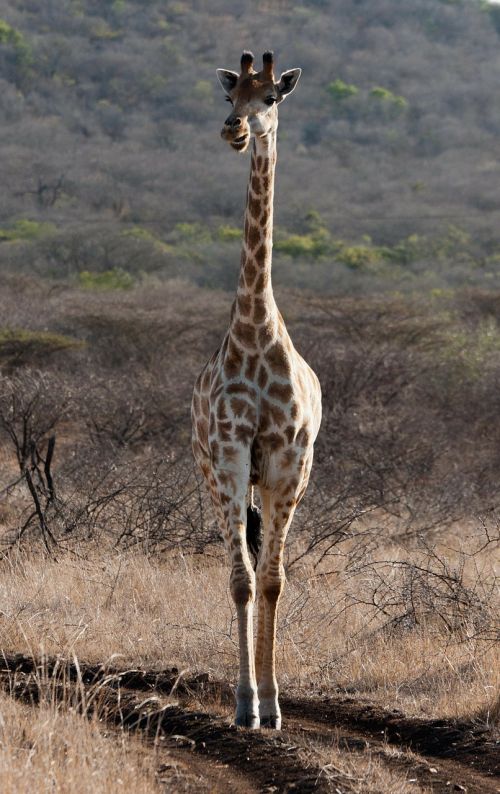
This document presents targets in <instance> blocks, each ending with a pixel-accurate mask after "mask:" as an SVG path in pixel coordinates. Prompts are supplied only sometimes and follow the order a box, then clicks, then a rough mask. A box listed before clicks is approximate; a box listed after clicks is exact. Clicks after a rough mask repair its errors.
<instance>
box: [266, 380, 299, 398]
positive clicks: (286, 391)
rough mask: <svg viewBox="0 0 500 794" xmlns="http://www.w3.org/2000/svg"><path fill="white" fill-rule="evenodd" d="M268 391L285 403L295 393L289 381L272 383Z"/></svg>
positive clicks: (271, 395) (270, 394)
mask: <svg viewBox="0 0 500 794" xmlns="http://www.w3.org/2000/svg"><path fill="white" fill-rule="evenodd" d="M267 393H268V394H269V396H270V397H274V398H275V399H276V400H280V401H281V402H283V403H287V402H289V401H290V400H291V398H292V395H293V391H292V387H291V386H290V384H289V383H271V385H270V386H269V389H268V392H267Z"/></svg>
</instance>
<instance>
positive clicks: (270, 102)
mask: <svg viewBox="0 0 500 794" xmlns="http://www.w3.org/2000/svg"><path fill="white" fill-rule="evenodd" d="M275 102H276V97H275V96H268V97H266V98H265V99H264V104H266V105H274V103H275Z"/></svg>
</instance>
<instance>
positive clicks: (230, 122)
mask: <svg viewBox="0 0 500 794" xmlns="http://www.w3.org/2000/svg"><path fill="white" fill-rule="evenodd" d="M224 126H226V127H231V129H233V130H237V129H238V127H241V119H240V117H239V116H228V117H227V119H226V120H225V122H224Z"/></svg>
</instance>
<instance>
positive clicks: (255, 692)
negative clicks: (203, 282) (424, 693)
mask: <svg viewBox="0 0 500 794" xmlns="http://www.w3.org/2000/svg"><path fill="white" fill-rule="evenodd" d="M245 59H246V60H245ZM264 59H265V60H264V69H263V70H262V72H260V73H258V74H257V73H255V72H253V69H252V66H251V62H250V63H249V54H248V53H244V54H243V57H242V73H241V75H239V76H238V75H236V74H235V73H232V72H224V73H223V76H224V77H225V80H226V81H227V82H225V81H224V80H223V79H221V76H220V75H219V79H221V82H222V84H223V87H224V88H225V90H226V91H227V89H228V87H230V86H231V85H232V88H231V92H230V99H231V101H232V103H233V105H234V108H235V110H234V111H233V113H232V114H231V115H230V116H229V118H228V119H227V120H226V124H225V126H224V129H223V131H222V135H223V137H225V138H227V139H228V140H229V142H230V143H231V145H232V146H233V148H234V149H236V150H237V151H244V150H245V149H246V148H247V147H248V143H249V140H250V137H251V136H252V135H253V138H254V141H253V152H252V165H251V171H250V180H249V185H248V195H247V208H246V213H245V235H244V243H243V249H242V257H241V268H240V277H239V282H238V289H237V293H236V298H235V301H234V304H233V309H232V313H231V320H230V324H229V329H228V331H227V333H226V335H225V337H224V340H223V342H222V345H221V346H220V348H219V349H218V350H217V351H216V353H214V355H213V356H212V358H211V359H210V361H209V362H208V363H207V365H206V366H205V368H204V369H203V371H202V372H201V374H200V376H199V378H198V380H197V382H196V385H195V389H194V395H193V402H192V421H193V451H194V455H195V458H196V461H197V462H198V464H199V466H200V468H201V471H202V472H203V475H204V477H205V479H206V481H207V484H208V487H209V489H210V493H211V497H212V501H213V504H214V507H215V510H216V514H217V518H218V521H219V524H220V527H221V531H222V533H223V535H224V540H225V543H226V546H227V548H228V551H229V554H230V557H231V563H232V570H231V578H230V587H231V593H232V596H233V599H234V601H235V604H236V609H237V614H238V630H239V643H240V678H239V683H238V688H237V692H236V700H237V709H236V723H237V724H239V725H244V726H247V727H258V726H259V724H260V725H267V726H270V727H275V728H279V727H280V725H281V716H280V711H279V705H278V687H277V682H276V675H275V635H276V609H277V603H278V600H279V596H280V594H281V591H282V588H283V584H284V578H285V577H284V569H283V551H284V544H285V539H286V535H287V532H288V528H289V526H290V523H291V521H292V518H293V514H294V511H295V508H296V506H297V505H298V503H299V502H300V500H301V498H302V496H303V495H304V492H305V490H306V487H307V483H308V480H309V474H310V471H311V465H312V459H313V444H314V440H315V438H316V436H317V433H318V430H319V425H320V422H321V391H320V387H319V382H318V379H317V377H316V375H315V374H314V372H313V371H312V370H311V368H310V367H309V366H308V365H307V364H306V362H305V361H304V359H303V358H302V357H301V356H300V355H299V353H297V351H296V350H295V348H294V346H293V344H292V341H291V339H290V337H289V335H288V332H287V330H286V327H285V324H284V322H283V318H282V317H281V315H280V313H279V311H278V308H277V306H276V303H275V300H274V296H273V291H272V285H271V253H272V223H273V191H274V169H275V163H276V129H277V112H276V107H275V105H276V104H277V103H278V102H279V101H281V99H282V98H283V97H284V96H285V95H286V93H289V92H290V91H291V90H293V87H294V85H295V83H296V81H297V79H298V75H299V74H300V71H299V70H292V72H293V74H292V73H291V72H285V74H284V75H283V76H282V78H281V80H280V82H279V83H275V82H274V76H273V73H272V58H270V54H269V53H266V55H265V56H264ZM252 62H253V58H252ZM220 71H222V70H220ZM297 73H298V74H297ZM291 74H292V77H295V82H294V83H293V85H292V86H291V87H290V79H288V80H287V78H286V76H287V75H291ZM227 75H231V76H232V77H231V78H228V77H227ZM271 92H272V95H273V96H274V97H276V98H275V100H274V102H273V103H271V104H269V103H268V102H267V101H266V100H267V99H270V98H271ZM262 106H264V108H265V109H264V110H262ZM243 111H245V112H246V115H244V114H243ZM253 486H257V487H258V488H259V492H260V498H261V504H262V521H263V531H264V534H263V544H262V549H261V551H260V553H259V558H258V563H257V569H256V572H255V573H254V570H253V567H252V564H251V562H250V557H249V553H248V548H247V542H246V518H247V504H248V496H249V490H250V489H251V488H252V487H253ZM256 595H257V596H258V611H259V614H258V632H257V644H256V649H255V653H254V648H253V603H254V600H255V597H256Z"/></svg>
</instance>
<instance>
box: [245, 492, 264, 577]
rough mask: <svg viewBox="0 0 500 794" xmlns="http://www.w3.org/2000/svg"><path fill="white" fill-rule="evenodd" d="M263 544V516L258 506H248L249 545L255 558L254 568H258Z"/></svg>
mask: <svg viewBox="0 0 500 794" xmlns="http://www.w3.org/2000/svg"><path fill="white" fill-rule="evenodd" d="M261 545H262V516H261V513H260V510H259V509H258V507H254V506H253V505H248V507H247V546H248V550H249V552H250V553H251V555H252V557H253V558H254V566H253V567H254V570H255V568H257V561H258V559H259V551H260V547H261Z"/></svg>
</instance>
